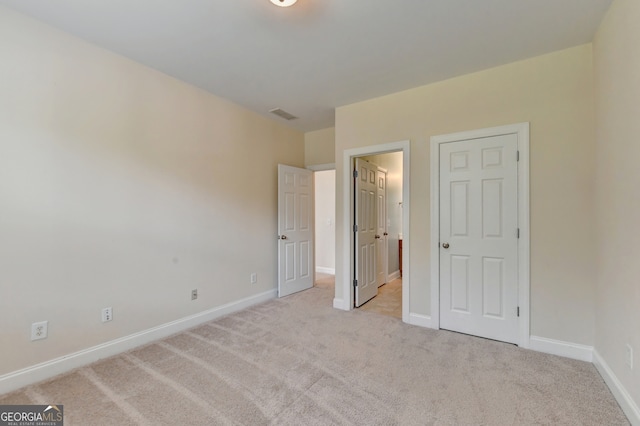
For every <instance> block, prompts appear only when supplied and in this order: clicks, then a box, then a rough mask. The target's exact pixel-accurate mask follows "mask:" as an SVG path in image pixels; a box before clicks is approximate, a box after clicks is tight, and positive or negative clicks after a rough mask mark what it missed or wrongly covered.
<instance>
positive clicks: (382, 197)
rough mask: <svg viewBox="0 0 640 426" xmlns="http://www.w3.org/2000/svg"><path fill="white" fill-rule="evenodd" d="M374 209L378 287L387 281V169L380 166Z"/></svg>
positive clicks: (377, 175)
mask: <svg viewBox="0 0 640 426" xmlns="http://www.w3.org/2000/svg"><path fill="white" fill-rule="evenodd" d="M376 209H377V215H378V218H377V223H378V225H377V227H376V241H377V244H376V253H377V263H378V264H377V270H376V285H377V286H378V287H380V286H381V285H383V284H385V283H386V282H387V275H388V274H387V270H388V259H389V255H388V251H389V250H388V246H387V235H388V234H387V171H386V170H385V169H383V168H382V167H378V171H377V174H376Z"/></svg>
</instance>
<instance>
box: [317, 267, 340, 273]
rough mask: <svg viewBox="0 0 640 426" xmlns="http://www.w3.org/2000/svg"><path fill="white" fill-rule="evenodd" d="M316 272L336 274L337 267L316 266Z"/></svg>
mask: <svg viewBox="0 0 640 426" xmlns="http://www.w3.org/2000/svg"><path fill="white" fill-rule="evenodd" d="M316 272H319V273H321V274H330V275H335V274H336V268H325V267H324V266H316Z"/></svg>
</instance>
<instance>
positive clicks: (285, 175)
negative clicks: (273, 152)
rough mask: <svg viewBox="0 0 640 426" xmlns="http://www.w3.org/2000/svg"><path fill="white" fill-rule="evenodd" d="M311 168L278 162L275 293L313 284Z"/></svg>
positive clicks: (303, 288)
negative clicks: (276, 272) (276, 286)
mask: <svg viewBox="0 0 640 426" xmlns="http://www.w3.org/2000/svg"><path fill="white" fill-rule="evenodd" d="M313 198H314V194H313V172H312V171H311V170H306V169H299V168H297V167H291V166H285V165H282V164H279V165H278V297H284V296H288V295H289V294H292V293H296V292H298V291H302V290H306V289H308V288H311V287H313V277H314V269H315V268H314V241H313V223H314V222H313V220H314V219H313V216H314V207H313V204H314V200H313Z"/></svg>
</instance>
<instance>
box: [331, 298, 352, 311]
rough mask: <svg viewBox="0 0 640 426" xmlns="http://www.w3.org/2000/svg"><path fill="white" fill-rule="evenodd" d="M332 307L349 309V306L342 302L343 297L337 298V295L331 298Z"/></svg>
mask: <svg viewBox="0 0 640 426" xmlns="http://www.w3.org/2000/svg"><path fill="white" fill-rule="evenodd" d="M333 307H334V308H335V309H341V310H343V311H348V310H349V306H348V305H347V304H346V303H344V299H338V298H337V297H336V298H334V299H333Z"/></svg>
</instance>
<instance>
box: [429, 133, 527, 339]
mask: <svg viewBox="0 0 640 426" xmlns="http://www.w3.org/2000/svg"><path fill="white" fill-rule="evenodd" d="M517 151H518V140H517V135H513V134H511V135H501V136H494V137H490V138H482V139H472V140H464V141H457V142H449V143H443V144H442V145H441V146H440V327H441V328H445V329H448V330H453V331H459V332H462V333H466V334H472V335H475V336H481V337H486V338H490V339H495V340H500V341H504V342H509V343H517V342H518V316H517V315H518V312H517V308H518V251H517V249H518V246H517V233H518V203H517V178H518V171H517V158H516V156H517Z"/></svg>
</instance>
